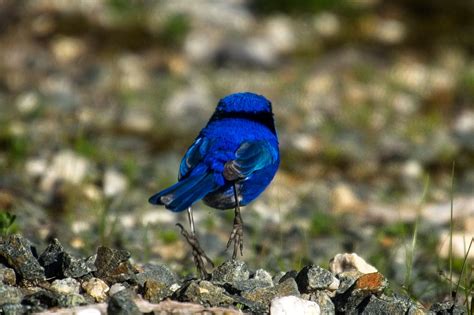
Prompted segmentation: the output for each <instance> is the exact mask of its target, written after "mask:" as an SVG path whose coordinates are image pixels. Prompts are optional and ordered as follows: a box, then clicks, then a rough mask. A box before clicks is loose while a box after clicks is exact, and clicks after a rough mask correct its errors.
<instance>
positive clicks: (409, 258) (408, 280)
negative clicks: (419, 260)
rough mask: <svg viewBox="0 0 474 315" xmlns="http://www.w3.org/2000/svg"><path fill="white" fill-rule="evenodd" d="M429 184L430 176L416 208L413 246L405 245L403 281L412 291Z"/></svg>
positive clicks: (404, 285) (406, 287)
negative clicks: (421, 218) (423, 206)
mask: <svg viewBox="0 0 474 315" xmlns="http://www.w3.org/2000/svg"><path fill="white" fill-rule="evenodd" d="M429 186H430V178H429V177H426V180H425V185H424V188H423V195H422V196H421V201H420V204H419V206H418V207H417V209H416V219H415V226H414V228H413V235H412V240H411V246H410V248H407V246H405V257H406V265H405V268H406V274H405V281H404V283H403V287H404V288H405V289H406V290H407V291H408V292H411V291H412V290H411V289H412V273H413V257H414V255H415V248H416V242H417V238H418V226H419V223H420V212H421V207H422V205H423V204H424V202H425V200H426V196H427V194H428V189H429Z"/></svg>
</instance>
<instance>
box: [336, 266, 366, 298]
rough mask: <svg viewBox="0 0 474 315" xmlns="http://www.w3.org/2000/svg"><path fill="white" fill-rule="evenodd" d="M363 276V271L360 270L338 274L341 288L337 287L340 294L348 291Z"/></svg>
mask: <svg viewBox="0 0 474 315" xmlns="http://www.w3.org/2000/svg"><path fill="white" fill-rule="evenodd" d="M360 276H362V273H360V272H359V271H346V272H342V273H340V274H338V275H337V278H338V279H339V281H340V285H339V288H338V289H337V293H338V294H342V293H344V292H346V291H347V290H348V289H349V288H351V287H352V285H354V283H355V282H356V281H357V279H359V277H360Z"/></svg>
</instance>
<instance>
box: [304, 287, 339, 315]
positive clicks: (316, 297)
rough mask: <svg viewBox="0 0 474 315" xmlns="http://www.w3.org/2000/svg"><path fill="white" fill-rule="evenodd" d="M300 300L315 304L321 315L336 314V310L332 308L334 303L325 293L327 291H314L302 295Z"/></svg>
mask: <svg viewBox="0 0 474 315" xmlns="http://www.w3.org/2000/svg"><path fill="white" fill-rule="evenodd" d="M301 297H302V298H304V299H306V300H309V301H313V302H316V303H317V304H318V305H319V308H320V309H321V313H323V314H334V313H335V312H336V308H335V307H334V303H333V302H332V300H331V297H330V296H329V294H328V293H327V291H321V290H318V291H314V292H311V293H308V294H303V295H302V296H301Z"/></svg>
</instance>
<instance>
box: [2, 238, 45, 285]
mask: <svg viewBox="0 0 474 315" xmlns="http://www.w3.org/2000/svg"><path fill="white" fill-rule="evenodd" d="M0 256H1V257H3V258H4V259H5V261H6V262H7V263H8V265H9V266H10V267H12V268H13V269H14V270H15V272H16V273H17V274H18V275H19V276H20V277H21V279H22V280H26V281H42V280H44V279H45V276H44V269H43V267H41V265H40V264H39V263H38V261H37V260H36V258H35V256H34V255H33V252H32V245H31V243H30V242H29V241H28V240H27V239H26V238H24V237H23V236H21V235H18V234H14V235H9V236H6V237H2V238H0Z"/></svg>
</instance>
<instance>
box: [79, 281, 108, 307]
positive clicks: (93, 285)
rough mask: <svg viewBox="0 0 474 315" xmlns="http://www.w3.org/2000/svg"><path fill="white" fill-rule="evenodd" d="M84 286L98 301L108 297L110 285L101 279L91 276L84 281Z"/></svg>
mask: <svg viewBox="0 0 474 315" xmlns="http://www.w3.org/2000/svg"><path fill="white" fill-rule="evenodd" d="M82 288H83V289H84V290H85V291H86V292H87V294H89V295H90V296H92V297H93V298H94V299H95V300H96V301H97V302H103V301H105V300H106V299H107V292H108V291H109V286H108V285H107V283H105V282H104V281H103V280H101V279H98V278H91V279H89V280H88V281H85V282H83V283H82Z"/></svg>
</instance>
